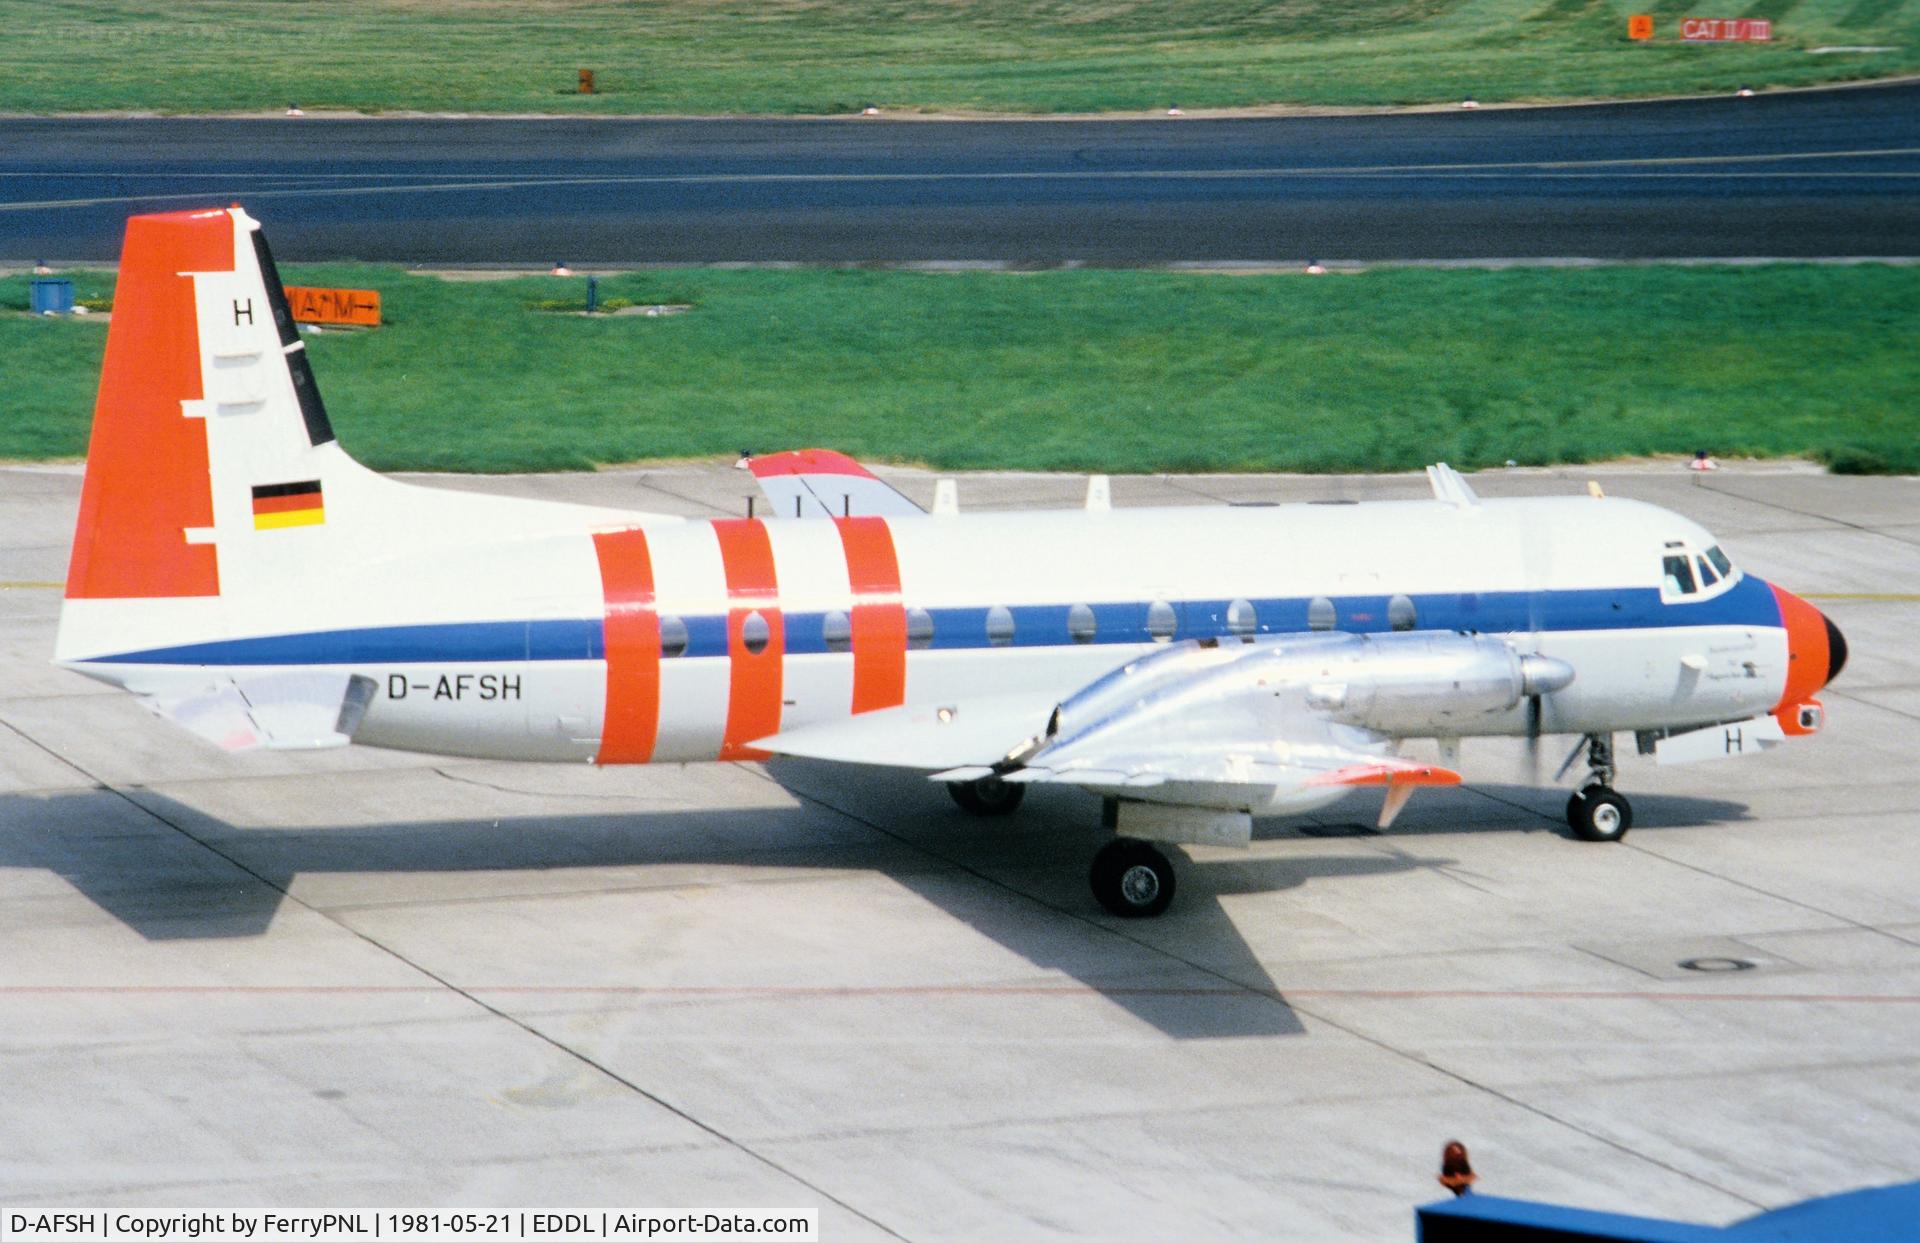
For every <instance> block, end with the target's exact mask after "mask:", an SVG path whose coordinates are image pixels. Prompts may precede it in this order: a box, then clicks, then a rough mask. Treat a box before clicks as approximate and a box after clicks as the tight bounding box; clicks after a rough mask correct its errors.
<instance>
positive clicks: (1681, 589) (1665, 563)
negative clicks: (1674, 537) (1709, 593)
mask: <svg viewBox="0 0 1920 1243" xmlns="http://www.w3.org/2000/svg"><path fill="white" fill-rule="evenodd" d="M1661 565H1662V568H1663V571H1664V573H1665V574H1666V578H1667V594H1668V595H1670V596H1690V595H1692V594H1693V593H1694V592H1696V591H1698V590H1699V588H1698V587H1696V586H1694V582H1693V565H1692V563H1691V562H1689V561H1688V560H1687V558H1686V556H1685V554H1670V555H1668V556H1666V557H1664V558H1662V559H1661Z"/></svg>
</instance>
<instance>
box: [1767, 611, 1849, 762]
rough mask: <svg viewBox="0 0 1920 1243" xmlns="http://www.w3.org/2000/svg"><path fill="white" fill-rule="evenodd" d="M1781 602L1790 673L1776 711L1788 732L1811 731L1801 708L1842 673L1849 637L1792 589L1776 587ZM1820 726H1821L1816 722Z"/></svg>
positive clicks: (1782, 689) (1781, 619) (1775, 707)
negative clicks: (1806, 724) (1786, 589)
mask: <svg viewBox="0 0 1920 1243" xmlns="http://www.w3.org/2000/svg"><path fill="white" fill-rule="evenodd" d="M1773 595H1774V599H1775V600H1777V601H1779V604H1780V625H1781V627H1782V628H1783V629H1784V630H1785V631H1786V632H1787V676H1786V682H1785V685H1784V686H1782V688H1781V691H1780V702H1779V703H1778V704H1776V705H1774V712H1775V713H1776V715H1777V716H1778V717H1779V720H1780V723H1781V725H1782V726H1784V727H1786V730H1787V732H1788V733H1790V734H1791V733H1810V732H1812V731H1811V730H1810V729H1806V728H1805V727H1804V726H1802V725H1801V724H1800V723H1801V721H1802V720H1804V717H1803V714H1802V713H1801V711H1800V709H1801V707H1802V706H1803V705H1809V704H1812V703H1813V702H1814V698H1813V697H1814V695H1816V694H1817V693H1818V692H1819V690H1820V688H1821V687H1823V686H1825V685H1826V684H1827V683H1829V682H1831V681H1833V679H1835V678H1836V677H1839V676H1840V670H1841V669H1842V668H1843V667H1844V666H1845V665H1846V663H1847V640H1846V638H1845V637H1844V636H1843V635H1841V633H1840V628H1839V627H1838V626H1836V625H1834V624H1833V622H1832V621H1830V620H1829V619H1828V618H1827V615H1826V614H1825V613H1822V612H1821V611H1820V610H1819V609H1817V608H1814V607H1813V606H1812V605H1811V604H1808V603H1807V602H1806V601H1805V600H1802V599H1801V598H1800V597H1799V596H1796V595H1794V594H1793V593H1792V592H1791V591H1782V590H1781V589H1780V588H1778V587H1775V588H1774V589H1773ZM1816 728H1817V726H1816Z"/></svg>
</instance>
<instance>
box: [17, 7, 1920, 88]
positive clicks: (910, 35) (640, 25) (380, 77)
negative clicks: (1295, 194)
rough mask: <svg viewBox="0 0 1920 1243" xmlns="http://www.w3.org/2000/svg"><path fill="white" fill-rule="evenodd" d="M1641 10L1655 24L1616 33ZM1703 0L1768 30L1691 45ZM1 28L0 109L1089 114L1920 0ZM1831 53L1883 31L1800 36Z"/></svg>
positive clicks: (1695, 64) (1909, 64) (1785, 76)
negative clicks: (1688, 22)
mask: <svg viewBox="0 0 1920 1243" xmlns="http://www.w3.org/2000/svg"><path fill="white" fill-rule="evenodd" d="M1636 12H1649V13H1652V14H1654V15H1655V17H1656V19H1657V26H1656V34H1657V36H1658V37H1657V38H1656V40H1655V41H1654V42H1653V43H1651V44H1633V43H1630V42H1628V40H1627V38H1626V19H1627V16H1628V15H1629V14H1630V13H1636ZM1696 15H1706V16H1748V17H1769V18H1771V19H1773V22H1774V33H1775V39H1774V41H1773V42H1772V43H1770V44H1750V45H1741V46H1732V45H1721V46H1702V45H1683V44H1681V43H1680V42H1679V41H1678V37H1679V20H1680V18H1682V17H1685V16H1696ZM0 35H4V36H5V37H4V38H0V111H23V112H55V111H86V110H124V109H136V110H148V109H155V110H160V111H171V112H183V111H184V112H196V111H233V110H238V111H258V110H261V109H269V108H283V107H285V106H286V104H287V103H288V102H289V101H297V102H299V103H300V104H302V105H303V106H305V107H307V108H350V109H359V110H365V111H372V112H378V111H386V110H395V109H420V110H429V111H435V110H454V111H466V112H542V113H565V114H583V115H587V114H608V113H622V114H624V113H773V114H781V113H835V112H847V111H851V110H855V109H858V108H859V107H861V106H862V105H864V104H866V103H869V102H871V103H876V104H879V105H881V106H883V107H886V108H890V109H903V110H916V109H920V110H967V111H982V112H1008V113H1036V112H1096V111H1108V110H1131V109H1149V108H1165V107H1166V106H1167V105H1168V104H1169V103H1170V102H1178V103H1180V104H1181V105H1182V106H1183V107H1187V108H1203V107H1204V108H1211V107H1235V106H1246V105H1257V104H1268V103H1295V104H1320V105H1372V104H1407V103H1420V102H1431V101H1448V100H1458V99H1460V98H1462V97H1463V96H1467V95H1472V96H1474V97H1476V98H1478V99H1480V100H1483V101H1489V102H1491V101H1498V100H1515V99H1540V100H1546V99H1570V98H1583V97H1594V96H1618V95H1644V94H1660V93H1672V92H1696V91H1726V90H1732V89H1733V88H1735V87H1736V86H1738V85H1741V84H1752V85H1754V86H1759V87H1764V86H1791V85H1805V84H1808V83H1813V82H1826V81H1838V80H1845V79H1857V78H1867V77H1884V76H1888V75H1892V74H1900V73H1913V72H1916V71H1920V0H1732V2H1731V3H1727V4H1721V5H1717V6H1716V5H1699V4H1695V3H1693V0H1374V2H1372V3H1356V2H1354V0H1276V2H1273V3H1263V4H1255V3H1249V2H1247V0H1180V3H1167V2H1166V0H867V2H865V3H860V4H849V3H844V2H842V0H651V2H648V0H640V2H637V3H613V2H611V0H432V2H429V0H328V2H327V3H293V2H290V0H168V3H165V4H154V3H152V2H151V0H0ZM1836 46H1838V47H1848V48H1860V47H1867V48H1874V47H1882V48H1885V49H1887V50H1883V51H1866V52H1860V51H1847V52H1837V53H1831V54H1823V55H1811V54H1809V53H1810V51H1811V49H1813V48H1816V47H1836ZM580 68H591V69H594V70H595V72H596V74H597V77H598V84H599V87H600V93H598V94H595V95H590V96H582V95H580V94H578V93H576V91H575V73H576V71H577V70H578V69H580Z"/></svg>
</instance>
